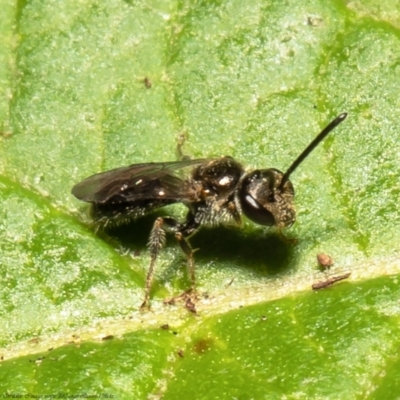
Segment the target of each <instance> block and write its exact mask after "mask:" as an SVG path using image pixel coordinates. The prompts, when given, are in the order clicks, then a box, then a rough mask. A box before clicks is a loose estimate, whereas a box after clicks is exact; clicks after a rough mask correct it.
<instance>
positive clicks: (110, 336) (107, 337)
mask: <svg viewBox="0 0 400 400" xmlns="http://www.w3.org/2000/svg"><path fill="white" fill-rule="evenodd" d="M111 339H114V335H107V336H104V337H102V338H101V340H111Z"/></svg>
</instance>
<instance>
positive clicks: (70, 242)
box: [0, 0, 400, 399]
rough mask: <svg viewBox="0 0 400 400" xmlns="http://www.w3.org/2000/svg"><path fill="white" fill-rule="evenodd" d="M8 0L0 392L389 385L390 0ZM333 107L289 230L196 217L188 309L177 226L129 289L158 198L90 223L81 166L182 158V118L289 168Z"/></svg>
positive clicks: (194, 140)
mask: <svg viewBox="0 0 400 400" xmlns="http://www.w3.org/2000/svg"><path fill="white" fill-rule="evenodd" d="M0 5H1V7H2V13H1V15H0V21H1V23H0V34H1V42H2V44H3V45H2V46H1V47H0V59H1V61H2V62H1V63H0V88H1V96H0V204H1V205H0V267H1V277H0V284H1V292H0V293H1V294H0V327H1V328H2V329H0V356H1V357H2V361H1V363H0V394H1V395H3V397H7V396H8V397H14V398H15V397H18V396H20V397H22V396H23V397H25V398H26V397H35V398H40V397H42V398H44V397H45V396H47V397H49V396H50V395H51V396H53V397H59V398H65V397H67V396H69V397H73V396H75V397H77V396H98V397H99V396H102V397H107V396H108V397H111V396H114V397H115V398H118V399H125V398H126V399H131V398H135V399H148V398H164V399H176V398H195V399H210V398H213V399H228V398H229V399H232V398H246V399H247V398H253V399H260V398H265V399H275V398H276V399H281V398H291V399H294V398H301V399H310V398H313V399H337V398H341V399H356V398H362V399H365V398H369V399H375V398H376V399H392V398H396V397H398V393H399V390H400V381H399V378H398V376H400V375H399V373H398V370H399V365H398V364H399V363H398V357H397V348H398V347H399V339H398V337H399V333H400V332H399V331H400V325H399V316H400V307H399V299H400V289H399V284H398V279H399V272H400V259H399V250H400V248H399V233H398V232H399V229H398V228H399V223H400V217H399V212H398V199H399V192H400V186H399V179H398V177H399V175H400V162H399V156H398V155H399V154H400V133H399V130H398V128H397V126H398V121H399V120H400V111H399V110H400V107H399V96H398V94H399V92H400V73H399V72H400V71H399V65H400V63H399V54H400V40H399V34H398V27H399V12H398V9H397V8H398V7H397V6H396V4H395V3H394V2H391V1H387V2H384V3H380V6H379V7H378V6H377V5H376V3H374V2H362V3H361V2H351V3H348V4H345V3H341V2H323V1H311V0H310V1H306V0H302V1H300V2H299V1H297V2H296V1H289V2H279V1H274V2H263V1H257V0H254V1H250V2H241V1H238V0H236V1H231V0H229V1H226V2H167V1H153V2H141V1H124V2H122V1H116V0H105V1H102V2H98V1H85V2H77V1H72V0H70V1H63V2H55V1H46V2H42V1H39V0H32V1H30V2H15V3H12V2H6V1H0ZM145 78H147V80H146V82H145ZM341 112H348V114H349V115H348V117H347V119H346V120H345V121H344V122H343V123H342V124H341V125H340V127H338V128H336V130H335V131H334V132H333V133H331V134H330V136H329V137H328V138H327V139H326V140H325V141H324V142H323V143H322V144H321V145H320V146H319V147H318V148H317V149H316V150H315V151H314V152H313V153H312V154H311V155H310V157H309V158H308V159H307V160H306V161H305V162H304V163H303V164H302V165H301V167H299V169H298V170H296V172H295V173H294V174H293V176H292V177H291V180H292V183H293V184H294V186H295V189H296V207H297V211H298V214H297V222H296V224H295V225H294V226H293V227H292V228H290V229H288V230H287V231H285V235H286V236H288V237H289V239H295V240H287V239H284V238H283V237H282V236H281V235H280V234H279V232H277V231H276V230H274V229H270V230H266V229H264V228H262V227H259V226H256V225H254V224H252V223H250V222H248V221H245V222H244V224H243V225H244V226H243V227H241V229H239V228H235V227H218V228H215V229H214V228H213V229H208V228H205V229H203V230H201V231H200V232H199V233H198V234H196V236H194V237H193V238H191V244H192V246H193V248H199V250H198V251H197V252H196V253H195V262H196V274H197V284H198V289H199V292H200V293H201V298H200V299H199V301H198V303H197V304H196V308H197V311H198V312H197V315H192V314H191V313H189V312H188V311H187V310H186V309H185V308H184V307H183V305H182V304H177V305H176V306H166V305H164V304H163V300H164V299H165V298H167V297H170V296H174V295H177V294H179V293H181V292H182V291H184V290H185V289H187V288H188V287H189V281H188V278H187V274H186V267H185V259H184V257H183V256H182V254H181V252H180V250H179V246H177V245H176V243H175V242H174V240H173V237H171V238H170V237H168V243H167V246H166V248H165V249H164V251H163V252H162V253H161V256H160V259H159V261H158V263H157V269H156V274H155V282H154V285H153V290H152V294H151V297H152V311H150V312H146V313H141V312H140V311H139V310H138V308H139V305H140V303H141V301H142V299H143V288H144V281H145V275H146V271H147V268H148V265H149V255H148V253H147V251H146V243H147V240H148V235H149V232H150V229H151V226H152V223H153V221H154V218H155V216H154V215H150V216H146V217H144V218H142V219H139V220H137V221H135V222H133V223H132V224H130V225H128V226H126V227H119V228H115V229H113V230H111V231H109V232H108V234H105V233H99V232H95V230H94V229H93V227H92V226H91V224H90V218H89V217H88V206H87V205H86V204H84V203H81V202H79V201H78V200H76V199H75V198H74V197H73V196H72V195H71V194H70V190H71V187H72V186H73V185H74V184H75V183H77V182H79V181H80V180H82V179H84V178H85V177H87V176H89V175H91V174H94V173H96V172H100V171H105V170H108V169H112V168H115V167H119V166H124V165H129V164H133V163H140V162H149V161H169V160H175V159H176V144H177V140H178V138H179V136H180V135H181V134H183V133H185V134H186V136H187V137H188V140H187V141H186V143H185V146H184V151H185V153H186V154H188V155H190V156H191V157H193V158H202V157H219V156H221V155H231V156H233V157H235V159H237V160H238V161H240V162H242V163H243V165H245V166H248V168H249V169H250V170H251V169H255V168H268V167H274V168H278V169H280V170H285V169H286V168H288V166H289V165H290V164H291V162H293V160H294V159H295V158H296V157H297V156H298V155H299V154H300V152H301V151H302V150H303V149H304V148H305V147H306V146H307V145H308V144H309V143H310V142H311V140H312V139H313V138H314V137H315V136H316V134H317V133H318V132H319V131H320V130H321V129H322V128H323V127H324V126H326V124H327V123H328V122H329V121H330V120H332V119H333V118H334V117H335V116H336V115H338V114H340V113H341ZM184 213H185V207H183V206H182V205H177V206H171V207H168V208H166V209H165V210H160V211H159V212H158V213H157V215H167V214H172V215H176V216H177V217H178V218H182V217H184ZM318 253H326V254H329V255H330V256H331V257H333V259H334V261H335V264H334V265H333V267H332V268H331V270H330V271H325V272H322V271H320V270H319V269H318V266H317V262H316V255H317V254H318ZM347 272H351V276H350V278H349V279H348V280H347V281H346V282H342V283H337V284H335V285H333V286H332V287H330V288H327V289H323V290H320V291H312V289H311V285H312V284H313V283H316V282H319V281H325V280H327V279H329V278H330V277H332V276H339V275H341V274H344V273H347Z"/></svg>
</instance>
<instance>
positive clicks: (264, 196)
mask: <svg viewBox="0 0 400 400" xmlns="http://www.w3.org/2000/svg"><path fill="white" fill-rule="evenodd" d="M271 179H272V180H273V177H272V176H271V172H270V170H268V173H266V171H254V172H252V173H250V174H248V175H247V176H246V177H245V178H244V179H243V182H242V186H241V189H240V191H239V200H240V205H241V207H242V211H243V214H244V215H245V216H246V217H247V218H249V219H250V220H251V221H253V222H255V223H256V224H259V225H267V226H271V225H275V223H276V221H275V217H274V215H273V214H272V212H271V211H270V210H268V209H267V208H266V207H265V205H266V204H268V203H271V202H272V201H273V200H274V199H273V186H274V182H271ZM271 183H272V190H271ZM260 201H262V203H263V204H264V205H263V204H261V202H260Z"/></svg>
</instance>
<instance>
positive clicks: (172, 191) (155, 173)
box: [72, 113, 347, 309]
mask: <svg viewBox="0 0 400 400" xmlns="http://www.w3.org/2000/svg"><path fill="white" fill-rule="evenodd" d="M346 117H347V113H342V114H340V115H339V116H338V117H336V118H335V119H334V120H333V121H332V122H330V123H329V124H328V125H327V126H326V127H325V128H324V129H323V130H322V131H321V132H320V133H319V134H318V136H317V137H316V138H315V139H314V140H313V141H312V142H311V143H310V144H309V145H308V146H307V148H306V149H305V150H304V151H303V152H302V153H301V154H300V155H299V157H298V158H297V159H296V160H295V161H294V162H293V163H292V165H291V166H290V167H289V168H288V169H287V170H286V172H284V173H283V172H282V171H280V170H278V169H276V168H268V169H256V170H255V171H251V172H246V171H245V169H244V167H243V166H242V164H240V163H239V162H237V161H236V160H235V159H233V158H232V157H229V156H225V157H221V158H208V159H207V158H202V159H196V160H190V159H182V160H181V161H176V162H150V163H142V164H132V165H130V166H127V167H122V168H116V169H113V170H111V171H107V172H101V173H99V174H95V175H92V176H89V177H88V178H86V179H84V180H83V181H82V182H79V183H78V184H76V185H75V186H74V187H73V188H72V194H73V195H74V196H75V197H76V198H77V199H79V200H82V201H85V202H88V203H91V205H92V209H91V214H92V218H93V219H94V221H95V222H96V223H97V224H98V225H99V226H102V227H106V226H107V225H108V224H113V223H114V224H120V223H127V222H129V221H131V220H134V219H136V218H139V217H142V216H144V215H145V214H148V213H149V212H151V211H153V210H155V209H157V208H160V207H164V206H167V205H169V204H174V203H182V204H184V205H185V206H186V207H187V209H188V211H187V214H186V218H185V220H184V221H182V222H180V221H178V220H176V219H175V218H173V217H158V218H156V220H155V222H154V224H153V227H152V229H151V233H150V237H149V241H148V247H149V252H150V265H149V269H148V272H147V277H146V286H145V292H144V300H143V303H142V305H141V308H142V309H143V308H149V306H150V291H151V286H152V280H153V275H154V268H155V265H156V261H157V258H158V256H159V254H160V251H161V249H162V248H163V246H164V244H165V241H166V232H170V233H173V234H174V235H175V237H176V239H177V241H178V243H179V245H180V247H181V249H182V251H183V253H184V254H185V255H186V257H187V262H188V271H189V276H190V281H191V287H190V289H189V290H188V291H187V292H186V293H194V292H195V287H196V279H195V268H194V259H193V253H194V251H193V250H192V248H191V246H190V243H189V238H190V237H191V236H192V235H193V234H195V233H196V232H197V231H198V230H199V229H200V228H201V227H202V226H216V225H218V224H223V223H228V222H232V221H233V222H234V223H236V224H238V225H240V224H241V215H242V214H243V215H245V216H246V217H247V218H248V219H250V220H251V221H253V222H254V223H256V224H259V225H264V226H276V227H277V228H278V229H283V228H285V227H289V226H291V225H293V223H294V222H295V220H296V211H295V208H294V205H293V200H294V188H293V185H292V183H291V181H290V180H289V177H290V175H291V174H292V173H293V172H294V171H295V170H296V168H297V167H298V166H299V165H300V164H301V163H302V162H303V161H304V160H305V159H306V158H307V157H308V155H309V154H310V153H311V152H312V151H313V150H314V149H315V147H317V146H318V144H319V143H320V142H321V141H322V140H323V139H324V138H325V137H326V136H327V135H328V134H329V133H330V132H331V131H332V130H333V129H334V128H336V127H337V126H338V125H339V124H340V123H341V122H343V121H344V120H345V119H346ZM189 302H190V301H189Z"/></svg>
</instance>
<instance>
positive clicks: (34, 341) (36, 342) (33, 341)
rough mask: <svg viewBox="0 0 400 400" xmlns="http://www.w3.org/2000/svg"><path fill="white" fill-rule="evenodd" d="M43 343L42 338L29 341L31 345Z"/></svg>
mask: <svg viewBox="0 0 400 400" xmlns="http://www.w3.org/2000/svg"><path fill="white" fill-rule="evenodd" d="M40 341H41V339H40V337H35V338H33V339H30V340H28V343H30V344H38V343H39V342H40Z"/></svg>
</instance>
